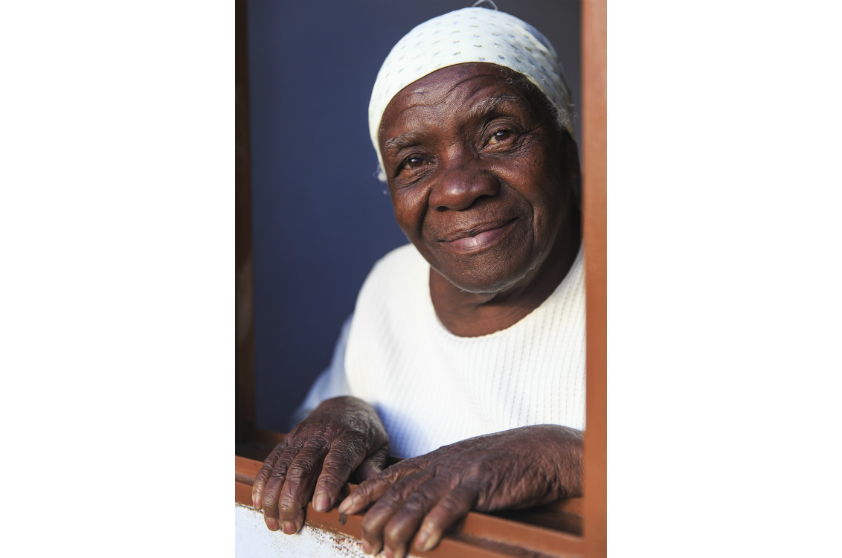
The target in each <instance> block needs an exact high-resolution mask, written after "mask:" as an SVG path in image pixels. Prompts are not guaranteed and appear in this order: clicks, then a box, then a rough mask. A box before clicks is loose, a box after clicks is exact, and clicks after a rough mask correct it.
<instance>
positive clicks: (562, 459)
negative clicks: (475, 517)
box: [339, 425, 582, 558]
mask: <svg viewBox="0 0 842 558" xmlns="http://www.w3.org/2000/svg"><path fill="white" fill-rule="evenodd" d="M581 454H582V433H581V432H580V431H578V430H574V429H572V428H566V427H564V426H556V425H540V426H527V427H523V428H515V429H512V430H507V431H505V432H499V433H496V434H488V435H486V436H480V437H477V438H471V439H469V440H463V441H461V442H457V443H455V444H451V445H449V446H444V447H442V448H439V449H437V450H436V451H434V452H431V453H428V454H427V455H422V456H419V457H415V458H413V459H407V460H405V461H401V462H400V463H397V464H396V465H393V466H391V467H389V468H388V469H386V470H385V471H383V472H382V473H380V474H379V475H377V476H375V477H373V478H371V479H369V480H367V481H365V482H364V483H362V484H361V485H360V486H359V487H358V488H357V490H355V491H354V492H353V494H351V496H349V497H348V498H346V499H345V501H343V502H342V505H341V506H340V507H339V511H341V512H344V513H357V512H359V511H362V510H363V509H365V508H366V507H367V506H369V505H370V504H372V503H373V504H374V505H373V506H372V507H371V509H370V510H369V511H368V512H367V513H366V514H365V519H364V520H363V525H362V534H363V548H364V550H365V551H366V552H370V553H374V552H377V551H379V550H380V549H381V548H383V547H385V554H386V556H388V557H392V558H400V557H403V556H404V555H406V553H407V552H409V543H410V541H412V539H413V535H415V533H416V531H418V534H417V536H415V538H414V546H415V548H417V549H418V550H421V551H425V550H430V549H432V548H435V546H436V545H437V544H438V542H439V541H440V540H441V537H442V535H443V534H444V532H445V531H446V530H447V529H448V528H449V527H451V526H452V525H453V524H454V523H456V522H457V521H458V520H459V519H461V518H462V517H464V516H465V515H466V514H467V513H468V512H469V511H470V510H472V509H474V510H479V511H494V510H500V509H506V508H522V507H526V506H532V505H538V504H543V503H547V502H551V501H554V500H557V499H559V498H567V497H574V496H580V495H581V493H582V466H581Z"/></svg>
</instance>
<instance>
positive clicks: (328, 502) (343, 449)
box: [313, 441, 366, 511]
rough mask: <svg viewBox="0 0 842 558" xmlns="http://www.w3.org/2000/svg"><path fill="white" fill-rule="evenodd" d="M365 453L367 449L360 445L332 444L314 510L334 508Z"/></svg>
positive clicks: (336, 442)
mask: <svg viewBox="0 0 842 558" xmlns="http://www.w3.org/2000/svg"><path fill="white" fill-rule="evenodd" d="M365 451H366V449H365V447H364V446H362V445H361V444H359V443H353V442H351V443H345V442H342V441H335V442H333V443H332V444H331V447H330V451H329V452H328V454H327V455H326V456H325V458H324V464H323V465H322V472H321V474H320V475H319V480H318V482H317V483H316V490H315V493H314V496H313V508H315V510H316V511H327V510H329V509H330V508H332V507H333V503H334V502H336V499H337V498H338V497H339V491H340V490H342V487H343V486H345V483H346V482H348V477H350V476H351V472H352V471H353V470H354V469H356V468H357V466H358V465H359V464H360V463H361V462H362V461H363V459H364V458H365Z"/></svg>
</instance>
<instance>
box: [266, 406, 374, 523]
mask: <svg viewBox="0 0 842 558" xmlns="http://www.w3.org/2000/svg"><path fill="white" fill-rule="evenodd" d="M388 454H389V437H388V435H387V434H386V429H385V428H384V427H383V423H382V422H380V417H378V416H377V412H376V411H375V410H374V409H373V408H372V407H371V406H370V405H369V404H368V403H366V402H365V401H363V400H361V399H357V398H356V397H336V398H333V399H328V400H327V401H324V402H322V404H321V405H319V406H318V407H317V408H316V409H315V410H313V412H311V413H310V414H309V415H308V416H307V418H306V419H304V420H303V421H301V423H300V424H298V426H296V427H295V428H293V429H292V431H290V433H289V434H287V436H286V438H284V441H283V442H282V443H280V444H278V446H277V447H276V448H275V449H274V450H272V453H270V454H269V457H267V458H266V461H265V462H264V463H263V468H261V469H260V472H259V473H257V477H256V478H255V480H254V487H253V488H252V493H251V498H252V502H253V504H254V508H255V509H261V508H262V509H263V518H264V520H265V521H266V527H268V528H269V529H271V530H272V531H277V530H278V527H279V524H280V523H283V528H284V533H286V534H288V535H291V534H293V533H297V532H298V531H299V530H300V529H301V526H302V525H303V524H304V507H305V506H306V505H307V503H308V502H309V501H310V498H311V497H312V496H313V495H314V487H315V498H313V507H314V508H315V509H316V510H317V511H327V510H329V509H330V508H331V507H333V505H334V504H335V503H336V500H337V498H338V497H339V491H340V489H341V488H342V487H343V486H344V485H345V483H346V482H347V481H348V478H349V477H350V476H351V473H353V472H354V470H357V476H358V478H359V479H360V480H364V479H367V478H370V477H372V476H374V475H376V474H378V473H380V472H381V471H382V470H383V468H384V467H385V465H386V458H387V457H388Z"/></svg>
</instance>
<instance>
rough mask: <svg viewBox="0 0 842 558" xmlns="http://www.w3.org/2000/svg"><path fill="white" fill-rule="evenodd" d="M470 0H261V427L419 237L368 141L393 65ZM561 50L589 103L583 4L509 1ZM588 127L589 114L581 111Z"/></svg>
mask: <svg viewBox="0 0 842 558" xmlns="http://www.w3.org/2000/svg"><path fill="white" fill-rule="evenodd" d="M471 4H472V2H469V1H467V0H463V1H455V2H454V1H451V0H447V1H446V0H435V1H432V0H431V1H421V0H413V1H406V0H365V1H363V0H353V1H352V0H345V1H339V0H320V1H315V0H314V1H305V0H298V1H293V0H285V1H281V0H251V1H250V2H249V4H248V8H249V14H248V25H249V30H248V33H249V72H250V76H249V85H250V95H251V97H250V108H251V134H252V136H251V146H252V153H251V160H252V205H253V227H254V229H253V235H254V241H253V242H254V246H253V249H254V300H255V313H254V329H255V389H256V406H257V426H259V427H260V428H266V429H270V430H276V431H286V428H287V421H288V419H289V415H290V414H291V413H292V411H293V410H294V409H295V407H297V406H298V404H299V403H300V402H301V401H302V400H303V398H304V396H305V395H306V393H307V390H308V389H309V387H310V385H311V384H312V382H313V381H314V380H315V378H316V376H317V375H318V374H319V373H320V372H321V371H322V370H323V369H324V368H325V367H326V366H327V364H328V363H329V361H330V356H331V353H332V350H333V344H334V342H335V341H336V336H337V335H338V333H339V328H340V326H341V324H342V322H343V321H344V319H345V318H346V317H347V316H348V315H349V314H350V313H351V312H352V311H353V308H354V301H355V299H356V294H357V291H358V290H359V288H360V286H361V285H362V283H363V280H364V279H365V277H366V275H367V274H368V271H369V270H370V269H371V266H372V265H373V264H374V262H375V261H377V259H378V258H380V257H381V256H383V255H384V254H385V253H386V252H388V251H389V250H391V249H392V248H395V247H397V246H400V245H402V244H405V243H406V242H407V240H406V238H405V237H404V236H403V233H402V232H401V231H400V229H399V228H398V226H397V225H396V224H395V219H394V213H393V211H392V204H391V201H390V199H389V197H388V195H387V194H386V193H385V192H386V187H385V185H384V184H382V183H380V182H379V181H378V180H377V179H376V178H375V177H374V171H375V168H376V165H377V157H376V155H375V152H374V148H373V147H372V146H371V142H370V140H369V137H368V119H367V111H368V100H369V95H370V94H371V88H372V86H373V85H374V79H375V77H376V76H377V71H378V70H379V69H380V64H381V63H382V62H383V60H384V59H385V58H386V55H387V54H388V53H389V50H390V49H391V48H392V46H393V45H394V44H395V43H396V42H397V41H398V40H399V39H400V38H401V37H402V36H403V35H405V34H406V33H407V32H408V31H409V30H410V29H412V28H413V27H415V26H416V25H418V24H419V23H422V22H423V21H426V20H427V19H430V18H432V17H435V16H437V15H441V14H443V13H447V12H449V11H453V10H456V9H460V8H464V7H468V6H470V5H471ZM497 5H498V7H499V8H500V10H502V11H504V12H508V13H510V14H512V15H515V16H517V17H519V18H521V19H523V20H524V21H527V22H529V23H531V24H532V25H534V26H535V27H537V28H538V29H539V30H540V31H541V32H542V33H544V34H545V35H546V36H547V38H548V39H549V40H550V42H552V43H553V45H554V46H555V48H556V50H557V51H558V52H559V55H560V57H561V60H562V63H563V64H564V68H565V71H566V74H567V79H568V81H569V83H570V86H571V88H572V90H573V95H574V102H576V103H577V115H578V103H579V99H580V96H579V91H580V88H579V73H580V70H579V67H580V60H579V58H580V56H579V42H580V35H579V19H580V16H579V3H578V1H576V0H569V1H557V0H556V1H550V0H531V1H530V0H518V1H517V2H515V1H513V0H508V1H507V0H498V1H497ZM576 124H577V128H578V127H579V122H578V120H577V121H576Z"/></svg>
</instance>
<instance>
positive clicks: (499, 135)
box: [488, 130, 512, 144]
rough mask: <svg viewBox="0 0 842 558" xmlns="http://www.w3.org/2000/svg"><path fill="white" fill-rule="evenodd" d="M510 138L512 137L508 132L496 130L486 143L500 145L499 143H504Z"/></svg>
mask: <svg viewBox="0 0 842 558" xmlns="http://www.w3.org/2000/svg"><path fill="white" fill-rule="evenodd" d="M511 136H512V133H511V132H510V131H508V130H498V131H496V132H494V133H493V134H491V139H489V140H488V143H490V144H494V143H500V142H503V141H506V140H507V139H509V138H510V137H511Z"/></svg>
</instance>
